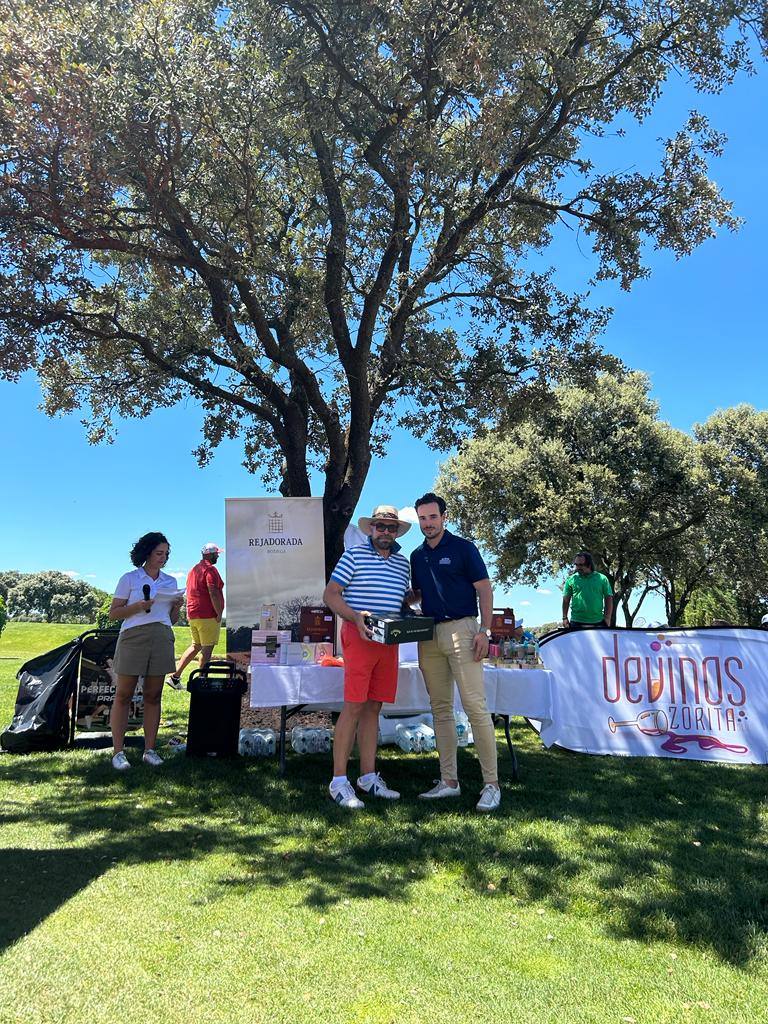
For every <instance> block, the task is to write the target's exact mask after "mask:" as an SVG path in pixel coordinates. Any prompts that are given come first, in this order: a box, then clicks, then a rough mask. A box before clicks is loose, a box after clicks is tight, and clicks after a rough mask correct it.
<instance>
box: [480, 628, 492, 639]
mask: <svg viewBox="0 0 768 1024" xmlns="http://www.w3.org/2000/svg"><path fill="white" fill-rule="evenodd" d="M477 633H478V636H479V635H480V633H485V635H486V636H487V637H488V639H489V640H490V639H491V631H490V629H478V631H477Z"/></svg>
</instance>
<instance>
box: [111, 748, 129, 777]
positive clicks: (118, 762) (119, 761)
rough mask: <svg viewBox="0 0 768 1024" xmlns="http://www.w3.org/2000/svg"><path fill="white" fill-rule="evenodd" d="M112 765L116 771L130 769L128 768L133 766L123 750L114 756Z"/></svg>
mask: <svg viewBox="0 0 768 1024" xmlns="http://www.w3.org/2000/svg"><path fill="white" fill-rule="evenodd" d="M112 767H113V768H114V769H115V771H118V772H125V771H128V769H129V768H130V767H131V762H130V761H129V760H128V758H127V757H126V756H125V754H124V753H123V751H122V750H121V751H120V753H119V754H115V756H114V757H113V758H112Z"/></svg>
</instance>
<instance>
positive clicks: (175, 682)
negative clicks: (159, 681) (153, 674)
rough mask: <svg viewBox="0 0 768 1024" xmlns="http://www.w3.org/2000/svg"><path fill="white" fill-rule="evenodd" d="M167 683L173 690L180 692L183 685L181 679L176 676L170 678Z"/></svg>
mask: <svg viewBox="0 0 768 1024" xmlns="http://www.w3.org/2000/svg"><path fill="white" fill-rule="evenodd" d="M165 681H166V683H167V684H168V685H169V686H170V688H171V689H172V690H180V689H181V686H182V683H181V679H179V677H178V676H176V675H172V676H168V678H167V679H166V680H165Z"/></svg>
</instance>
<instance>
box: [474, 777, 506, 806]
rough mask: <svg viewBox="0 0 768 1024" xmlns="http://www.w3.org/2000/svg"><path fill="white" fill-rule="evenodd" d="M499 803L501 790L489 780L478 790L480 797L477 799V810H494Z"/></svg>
mask: <svg viewBox="0 0 768 1024" xmlns="http://www.w3.org/2000/svg"><path fill="white" fill-rule="evenodd" d="M500 803H501V790H500V789H499V787H498V786H493V785H491V783H490V782H489V783H488V784H487V785H486V786H483V788H482V789H481V790H480V799H479V800H478V801H477V805H476V806H477V810H478V811H483V812H487V811H495V810H496V808H497V807H498V806H499V804H500Z"/></svg>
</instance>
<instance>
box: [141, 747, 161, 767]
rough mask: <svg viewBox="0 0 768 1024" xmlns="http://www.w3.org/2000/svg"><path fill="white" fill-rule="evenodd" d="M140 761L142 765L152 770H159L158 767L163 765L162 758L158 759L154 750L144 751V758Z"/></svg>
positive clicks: (158, 756)
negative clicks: (146, 765)
mask: <svg viewBox="0 0 768 1024" xmlns="http://www.w3.org/2000/svg"><path fill="white" fill-rule="evenodd" d="M141 760H142V761H143V762H144V764H148V765H150V766H151V767H152V768H159V767H160V765H161V764H162V763H163V759H162V757H160V755H159V754H158V752H157V751H156V750H145V751H144V756H143V757H142V759H141Z"/></svg>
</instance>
